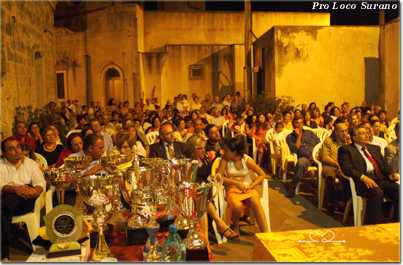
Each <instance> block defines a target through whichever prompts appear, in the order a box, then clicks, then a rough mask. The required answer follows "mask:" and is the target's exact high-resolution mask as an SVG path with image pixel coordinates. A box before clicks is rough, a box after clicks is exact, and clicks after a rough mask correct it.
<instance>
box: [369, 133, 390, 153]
mask: <svg viewBox="0 0 403 265" xmlns="http://www.w3.org/2000/svg"><path fill="white" fill-rule="evenodd" d="M370 144H373V145H377V146H379V147H380V148H381V154H382V156H384V153H385V148H386V146H388V142H386V140H385V139H383V138H382V137H378V136H374V137H373V139H372V142H371V143H370Z"/></svg>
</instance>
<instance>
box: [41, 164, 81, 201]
mask: <svg viewBox="0 0 403 265" xmlns="http://www.w3.org/2000/svg"><path fill="white" fill-rule="evenodd" d="M44 175H45V179H46V181H47V182H48V183H49V184H51V185H53V186H54V187H55V189H56V196H57V201H58V202H59V204H64V192H65V190H67V189H69V188H70V187H71V185H72V184H73V182H74V181H75V179H74V178H73V176H72V175H71V173H70V170H68V169H66V168H49V169H48V170H46V171H45V174H44Z"/></svg>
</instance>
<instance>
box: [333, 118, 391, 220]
mask: <svg viewBox="0 0 403 265" xmlns="http://www.w3.org/2000/svg"><path fill="white" fill-rule="evenodd" d="M352 139H353V143H352V144H349V145H345V146H342V147H340V148H339V151H338V162H339V164H340V167H341V169H342V171H343V173H344V175H346V176H348V177H351V178H353V180H354V183H355V185H356V190H357V194H358V195H359V196H362V197H365V198H367V209H366V217H367V222H366V223H367V224H377V223H381V222H382V221H383V217H382V202H383V198H384V197H388V198H389V199H391V200H392V203H393V205H394V212H395V220H396V221H398V219H399V185H398V184H397V183H395V182H394V181H396V180H395V179H394V177H393V175H391V174H390V172H388V169H387V166H386V163H385V161H384V159H383V157H382V155H381V150H380V148H379V146H375V145H371V144H369V135H368V132H367V129H366V127H365V126H364V125H360V126H358V127H355V128H353V131H352Z"/></svg>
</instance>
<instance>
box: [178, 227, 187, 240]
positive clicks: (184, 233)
mask: <svg viewBox="0 0 403 265" xmlns="http://www.w3.org/2000/svg"><path fill="white" fill-rule="evenodd" d="M188 233H189V229H178V234H179V236H180V237H181V239H182V240H185V239H186V237H187V236H188Z"/></svg>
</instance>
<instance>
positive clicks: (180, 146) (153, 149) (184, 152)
mask: <svg viewBox="0 0 403 265" xmlns="http://www.w3.org/2000/svg"><path fill="white" fill-rule="evenodd" d="M173 145H174V151H175V157H176V158H190V153H189V148H188V147H187V145H186V144H184V143H180V142H174V143H173ZM150 157H159V158H163V159H168V156H167V152H166V148H165V145H164V142H163V141H160V142H158V143H155V144H152V145H151V146H150Z"/></svg>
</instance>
